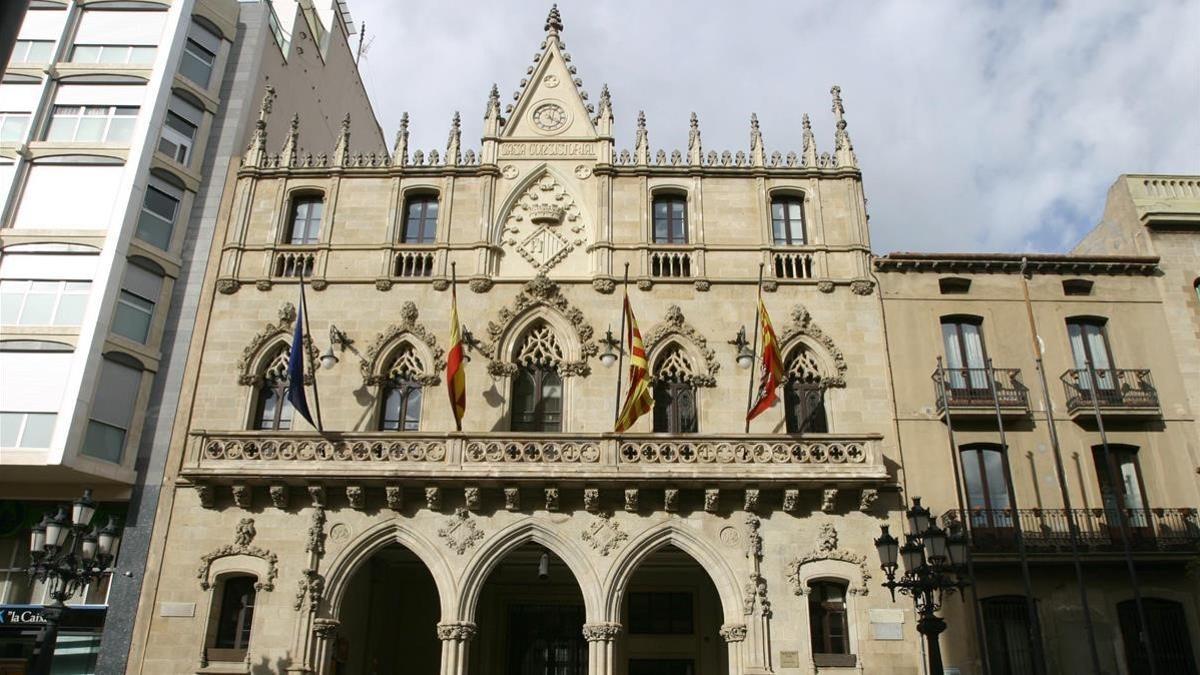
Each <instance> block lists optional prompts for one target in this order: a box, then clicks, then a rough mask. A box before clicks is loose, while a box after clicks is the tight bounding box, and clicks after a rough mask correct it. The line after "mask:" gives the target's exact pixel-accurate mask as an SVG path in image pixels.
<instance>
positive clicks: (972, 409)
mask: <svg viewBox="0 0 1200 675" xmlns="http://www.w3.org/2000/svg"><path fill="white" fill-rule="evenodd" d="M932 379H933V386H934V395H935V396H936V401H937V411H938V413H939V414H940V415H941V416H942V417H943V418H944V417H947V416H949V417H969V418H977V419H986V418H992V419H994V418H995V417H996V414H997V412H998V413H999V414H1000V416H1001V417H1024V416H1025V415H1028V414H1029V390H1028V388H1026V386H1025V383H1024V382H1022V381H1021V370H1020V369H1019V368H992V367H990V366H989V367H985V368H945V367H942V365H941V363H940V361H939V364H938V367H937V369H936V370H934V371H933V376H932Z"/></svg>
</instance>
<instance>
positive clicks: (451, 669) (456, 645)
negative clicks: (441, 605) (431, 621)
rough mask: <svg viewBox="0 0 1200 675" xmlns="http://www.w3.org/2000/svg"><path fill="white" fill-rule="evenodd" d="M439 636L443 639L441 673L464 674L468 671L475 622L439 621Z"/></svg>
mask: <svg viewBox="0 0 1200 675" xmlns="http://www.w3.org/2000/svg"><path fill="white" fill-rule="evenodd" d="M437 636H438V639H439V640H441V641H442V670H441V675H464V673H466V672H467V647H468V646H469V644H470V642H471V638H473V637H475V624H473V623H471V622H469V621H459V622H457V623H439V624H438V625H437Z"/></svg>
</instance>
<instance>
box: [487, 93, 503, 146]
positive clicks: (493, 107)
mask: <svg viewBox="0 0 1200 675" xmlns="http://www.w3.org/2000/svg"><path fill="white" fill-rule="evenodd" d="M503 123H504V119H503V118H501V117H500V89H499V87H497V86H496V85H495V84H492V90H491V91H490V92H488V102H487V112H485V113H484V115H483V135H484V136H495V135H497V134H499V133H500V125H501V124H503Z"/></svg>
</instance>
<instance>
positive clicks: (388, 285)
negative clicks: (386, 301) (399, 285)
mask: <svg viewBox="0 0 1200 675" xmlns="http://www.w3.org/2000/svg"><path fill="white" fill-rule="evenodd" d="M375 290H377V291H390V290H392V280H391V279H376V280H375Z"/></svg>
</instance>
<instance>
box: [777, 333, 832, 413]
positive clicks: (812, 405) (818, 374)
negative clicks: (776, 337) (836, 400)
mask: <svg viewBox="0 0 1200 675" xmlns="http://www.w3.org/2000/svg"><path fill="white" fill-rule="evenodd" d="M785 374H786V377H787V380H786V382H785V383H784V388H783V402H784V408H785V411H784V416H785V418H786V422H787V430H788V433H790V434H803V433H817V434H820V433H826V432H828V431H829V422H828V420H827V419H826V415H825V389H826V384H825V382H824V376H823V374H822V371H821V364H820V361H818V360H817V356H816V354H815V353H814V352H813V351H812V350H811V349H809V348H808V347H807V346H805V345H800V346H799V347H797V348H796V349H794V350H792V354H791V356H790V358H789V359H788V362H787V364H786V373H785Z"/></svg>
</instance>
